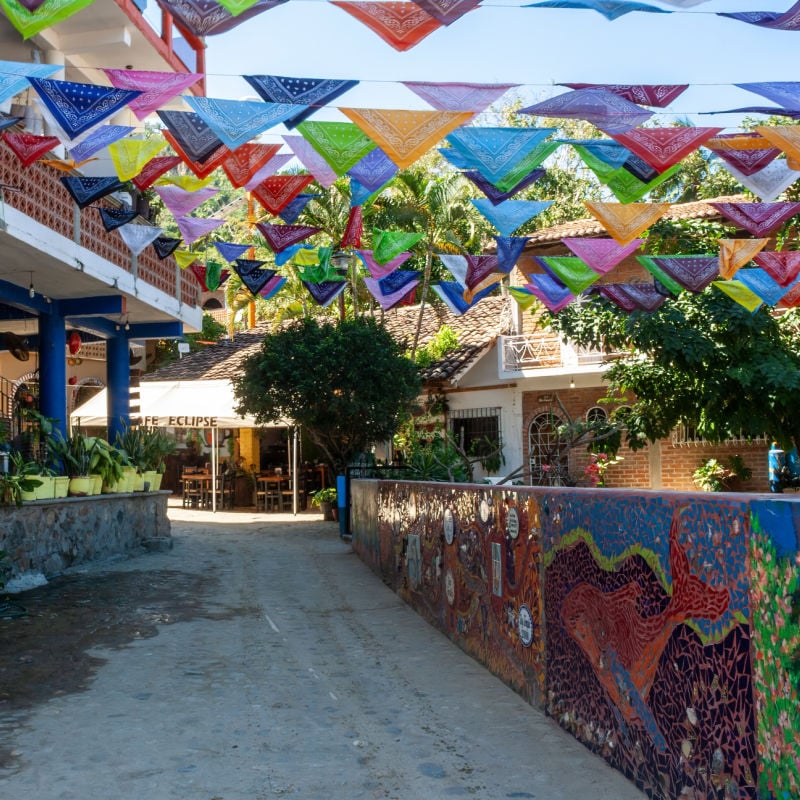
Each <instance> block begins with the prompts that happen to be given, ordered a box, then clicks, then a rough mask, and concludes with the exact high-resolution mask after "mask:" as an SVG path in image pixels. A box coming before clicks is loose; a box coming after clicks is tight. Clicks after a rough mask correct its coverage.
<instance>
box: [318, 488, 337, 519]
mask: <svg viewBox="0 0 800 800" xmlns="http://www.w3.org/2000/svg"><path fill="white" fill-rule="evenodd" d="M336 499H337V498H336V489H335V488H334V487H332V486H331V487H329V488H327V489H320V490H319V491H316V492H314V494H312V495H311V505H312V506H317V507H318V508H319V510H320V511H322V519H323V520H325V521H327V522H334V521H335V520H336V516H335V515H334V509H336V514H337V515H338V511H339V509H338V507H337V506H336Z"/></svg>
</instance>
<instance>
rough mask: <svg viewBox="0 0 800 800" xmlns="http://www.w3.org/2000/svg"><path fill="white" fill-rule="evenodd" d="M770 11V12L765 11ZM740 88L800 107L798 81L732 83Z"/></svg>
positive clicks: (793, 106)
mask: <svg viewBox="0 0 800 800" xmlns="http://www.w3.org/2000/svg"><path fill="white" fill-rule="evenodd" d="M765 13H770V12H765ZM733 85H734V86H738V87H739V88H740V89H744V90H746V91H748V92H754V93H755V94H757V95H760V96H761V97H766V98H767V100H771V101H772V102H773V103H777V104H778V105H781V106H787V107H788V108H800V82H798V81H772V82H764V83H734V84H733Z"/></svg>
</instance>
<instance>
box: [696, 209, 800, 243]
mask: <svg viewBox="0 0 800 800" xmlns="http://www.w3.org/2000/svg"><path fill="white" fill-rule="evenodd" d="M709 205H711V206H713V207H714V208H716V209H717V211H719V213H720V214H722V216H723V217H725V218H726V219H729V220H730V221H731V222H733V223H734V224H735V225H737V226H738V227H740V228H744V229H745V230H746V231H747V232H748V233H751V234H752V235H753V236H756V237H758V238H760V237H762V236H766V235H767V234H770V233H772V232H773V231H774V230H777V229H778V228H779V227H780V226H781V225H783V223H784V222H786V220H788V219H791V218H792V217H793V216H795V214H800V203H709Z"/></svg>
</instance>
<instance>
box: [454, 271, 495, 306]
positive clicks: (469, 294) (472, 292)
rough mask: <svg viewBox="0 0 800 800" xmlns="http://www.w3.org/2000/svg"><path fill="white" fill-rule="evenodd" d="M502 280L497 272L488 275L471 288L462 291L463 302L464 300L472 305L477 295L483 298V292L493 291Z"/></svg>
mask: <svg viewBox="0 0 800 800" xmlns="http://www.w3.org/2000/svg"><path fill="white" fill-rule="evenodd" d="M502 278H503V276H502V275H501V274H500V273H499V272H492V273H490V274H489V275H487V276H486V277H485V278H483V280H481V281H480V282H479V283H476V284H475V286H473V287H472V288H470V289H465V290H464V295H463V296H464V300H466V301H467V302H468V303H472V302H473V301H474V300H475V298H476V297H477V296H478V295H479V294H480V295H482V296H483V295H484V292H487V291H488V290H491V289H494V287H495V286H497V285H498V284H499V283H500V281H501V280H502Z"/></svg>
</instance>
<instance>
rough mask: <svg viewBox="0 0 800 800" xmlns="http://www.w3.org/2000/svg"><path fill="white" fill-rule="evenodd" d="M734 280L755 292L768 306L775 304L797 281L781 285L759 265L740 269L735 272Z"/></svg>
mask: <svg viewBox="0 0 800 800" xmlns="http://www.w3.org/2000/svg"><path fill="white" fill-rule="evenodd" d="M736 280H737V281H740V282H741V283H743V284H744V285H745V286H746V287H747V288H748V289H749V290H750V291H751V292H753V293H754V294H757V295H758V296H759V297H760V298H761V299H762V300H763V301H764V302H765V303H766V304H767V305H768V306H774V305H777V303H778V301H779V300H780V299H781V298H782V297H783V296H784V295H785V294H786V293H787V292H788V291H789V289H791V288H792V287H793V286H794V285H795V283H797V281H794V282H792V283H791V284H789V286H781V285H780V284H779V283H778V282H777V281H776V280H775V279H774V278H773V277H772V276H770V275H769V274H768V273H767V272H766V271H765V270H763V269H761V267H752V268H750V269H740V270H739V271H738V272H737V273H736Z"/></svg>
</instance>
